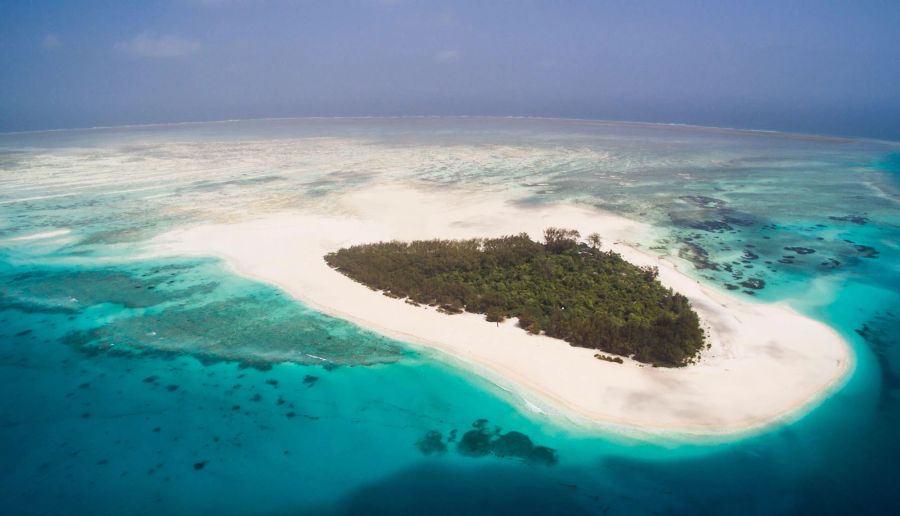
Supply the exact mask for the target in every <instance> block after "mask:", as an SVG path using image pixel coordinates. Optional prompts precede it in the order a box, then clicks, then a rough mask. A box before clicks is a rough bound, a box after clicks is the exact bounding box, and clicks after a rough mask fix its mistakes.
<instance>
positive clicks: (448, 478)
mask: <svg viewBox="0 0 900 516" xmlns="http://www.w3.org/2000/svg"><path fill="white" fill-rule="evenodd" d="M604 498H605V497H604V496H602V495H599V494H595V493H584V492H581V491H580V490H579V489H578V487H577V486H575V485H573V484H564V483H560V482H559V481H558V480H557V478H556V477H554V476H550V475H548V474H547V473H546V470H543V468H522V467H521V466H504V465H494V464H492V465H485V464H482V463H479V465H478V467H474V468H473V467H459V466H449V465H444V464H435V463H426V464H422V465H418V466H415V467H412V468H408V469H405V470H402V471H400V472H399V473H396V474H394V475H392V476H389V477H386V478H383V479H381V480H379V481H377V482H374V483H371V484H369V485H366V486H363V487H361V488H359V489H357V490H355V491H353V492H351V493H348V494H347V495H346V497H343V498H342V500H341V501H340V503H339V504H337V505H336V506H331V507H321V508H319V509H318V510H312V511H303V512H302V514H321V515H341V514H430V515H442V514H453V515H460V514H466V515H474V514H517V515H530V514H535V515H537V514H571V515H578V514H606V513H607V511H608V510H609V506H608V505H606V503H605V499H604Z"/></svg>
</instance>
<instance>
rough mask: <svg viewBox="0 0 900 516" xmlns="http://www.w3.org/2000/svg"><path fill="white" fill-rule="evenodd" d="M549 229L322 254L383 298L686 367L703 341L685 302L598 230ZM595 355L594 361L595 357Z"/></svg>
mask: <svg viewBox="0 0 900 516" xmlns="http://www.w3.org/2000/svg"><path fill="white" fill-rule="evenodd" d="M580 237H581V235H580V234H579V233H578V232H577V231H574V230H568V229H560V228H548V229H547V230H546V231H545V232H544V242H543V243H541V242H535V241H534V240H532V239H531V238H530V237H529V236H528V235H527V234H526V233H521V234H518V235H510V236H504V237H500V238H476V239H470V240H420V241H414V242H397V241H393V242H378V243H373V244H364V245H356V246H352V247H349V248H344V249H340V250H338V251H337V252H334V253H330V254H328V255H327V256H325V261H326V262H327V263H328V265H330V266H331V267H333V268H335V269H336V270H338V271H340V272H341V273H343V274H345V275H347V276H349V277H350V278H352V279H354V280H356V281H358V282H360V283H363V284H365V285H367V286H369V287H370V288H372V289H374V290H379V291H382V292H384V294H385V295H388V296H391V297H394V298H398V299H406V302H408V303H412V304H425V305H430V306H435V307H438V309H439V310H441V311H444V312H447V313H461V312H463V311H466V312H472V313H478V314H484V315H485V316H486V318H487V320H488V321H491V322H500V321H503V320H504V319H506V318H510V317H517V318H518V319H519V325H520V326H521V327H522V328H523V329H524V330H526V331H528V332H530V333H533V334H539V333H543V334H546V335H548V336H550V337H556V338H559V339H563V340H565V341H567V342H568V343H569V344H571V345H573V346H579V347H585V348H591V349H597V350H600V351H604V352H607V353H612V354H615V355H620V356H625V357H631V358H633V359H635V360H637V361H640V362H644V363H648V364H652V365H654V366H661V367H679V366H684V365H687V364H689V363H691V361H693V360H694V359H696V357H697V356H698V354H699V353H700V351H701V349H702V348H703V347H704V345H705V339H704V334H703V330H702V329H701V328H700V321H699V319H698V317H697V314H696V313H695V312H694V311H693V309H692V308H691V305H690V302H689V301H688V299H687V298H686V297H684V296H683V295H681V294H678V293H675V292H673V291H672V290H671V289H668V288H665V287H663V286H662V285H661V284H660V283H659V281H658V280H657V273H658V271H657V269H656V268H655V267H638V266H636V265H633V264H631V263H628V262H627V261H625V260H624V259H623V258H622V257H621V256H620V255H619V254H617V253H614V252H612V251H603V250H601V241H600V237H599V236H598V235H597V234H596V233H595V234H592V235H590V236H589V237H588V238H587V239H586V241H581V239H580ZM598 356H600V355H598Z"/></svg>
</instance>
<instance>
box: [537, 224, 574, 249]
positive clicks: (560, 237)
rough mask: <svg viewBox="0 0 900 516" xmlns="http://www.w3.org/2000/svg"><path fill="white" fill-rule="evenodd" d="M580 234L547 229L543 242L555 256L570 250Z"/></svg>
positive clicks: (572, 230) (558, 229)
mask: <svg viewBox="0 0 900 516" xmlns="http://www.w3.org/2000/svg"><path fill="white" fill-rule="evenodd" d="M580 236H581V233H579V232H578V230H575V229H564V228H555V227H549V228H547V229H545V230H544V242H545V243H546V245H547V247H548V249H549V250H550V251H551V252H553V253H556V254H559V253H562V252H565V251H567V250H569V249H572V248H573V247H575V246H576V245H577V244H578V238H579V237H580Z"/></svg>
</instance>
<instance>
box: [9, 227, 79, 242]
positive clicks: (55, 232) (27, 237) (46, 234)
mask: <svg viewBox="0 0 900 516" xmlns="http://www.w3.org/2000/svg"><path fill="white" fill-rule="evenodd" d="M71 232H72V230H71V229H56V230H53V231H44V232H42V233H32V234H30V235H23V236H19V237H12V238H5V239H3V240H0V242H25V241H28V240H46V239H48V238H54V237H58V236H63V235H68V234H69V233H71Z"/></svg>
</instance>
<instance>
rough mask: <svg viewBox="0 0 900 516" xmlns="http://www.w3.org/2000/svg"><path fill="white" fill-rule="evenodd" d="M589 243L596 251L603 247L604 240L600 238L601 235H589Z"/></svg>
mask: <svg viewBox="0 0 900 516" xmlns="http://www.w3.org/2000/svg"><path fill="white" fill-rule="evenodd" d="M587 241H588V244H590V246H591V247H593V248H594V249H600V246H601V245H603V240H602V239H601V238H600V234H599V233H591V234H590V235H588V237H587Z"/></svg>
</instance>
